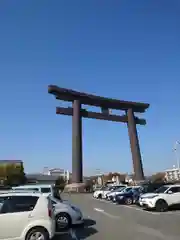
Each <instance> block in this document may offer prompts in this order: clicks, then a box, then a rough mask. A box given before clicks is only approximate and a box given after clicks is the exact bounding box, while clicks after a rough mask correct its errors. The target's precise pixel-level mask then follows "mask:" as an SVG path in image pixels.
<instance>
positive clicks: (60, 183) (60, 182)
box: [56, 176, 66, 191]
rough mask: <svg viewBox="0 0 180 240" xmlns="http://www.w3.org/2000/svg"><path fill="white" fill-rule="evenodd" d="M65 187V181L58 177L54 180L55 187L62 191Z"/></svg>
mask: <svg viewBox="0 0 180 240" xmlns="http://www.w3.org/2000/svg"><path fill="white" fill-rule="evenodd" d="M65 185H66V181H65V179H64V178H63V177H62V176H59V177H58V179H57V180H56V186H57V187H58V188H59V189H60V190H61V191H63V190H64V187H65Z"/></svg>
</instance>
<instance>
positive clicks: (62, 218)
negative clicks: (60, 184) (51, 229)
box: [49, 196, 84, 232]
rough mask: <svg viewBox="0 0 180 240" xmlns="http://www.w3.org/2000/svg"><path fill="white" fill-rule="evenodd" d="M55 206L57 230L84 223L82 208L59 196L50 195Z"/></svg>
mask: <svg viewBox="0 0 180 240" xmlns="http://www.w3.org/2000/svg"><path fill="white" fill-rule="evenodd" d="M49 198H50V199H51V202H52V204H53V207H54V213H55V218H56V231H57V232H58V231H60V230H62V229H68V228H70V227H71V226H72V225H80V224H83V223H84V218H83V214H82V212H81V210H80V209H79V208H78V207H76V206H74V205H72V204H70V203H69V202H67V201H61V200H58V199H57V198H54V197H52V196H49Z"/></svg>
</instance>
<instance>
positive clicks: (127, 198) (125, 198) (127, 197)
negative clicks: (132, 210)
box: [113, 188, 140, 205]
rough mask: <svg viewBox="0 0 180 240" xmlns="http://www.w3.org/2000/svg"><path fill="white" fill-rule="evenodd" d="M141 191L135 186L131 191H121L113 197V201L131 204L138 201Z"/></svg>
mask: <svg viewBox="0 0 180 240" xmlns="http://www.w3.org/2000/svg"><path fill="white" fill-rule="evenodd" d="M139 195H140V191H139V189H138V188H134V189H132V190H131V191H128V192H124V193H119V194H118V195H116V196H115V197H114V199H113V202H115V203H117V204H127V205H131V204H133V203H135V202H136V201H137V199H138V198H139Z"/></svg>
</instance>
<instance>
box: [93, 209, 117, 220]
mask: <svg viewBox="0 0 180 240" xmlns="http://www.w3.org/2000/svg"><path fill="white" fill-rule="evenodd" d="M94 210H95V211H96V212H100V213H102V214H104V215H106V216H107V217H110V218H114V219H120V217H119V216H115V215H112V214H110V213H107V212H105V211H104V209H101V208H94Z"/></svg>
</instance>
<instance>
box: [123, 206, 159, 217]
mask: <svg viewBox="0 0 180 240" xmlns="http://www.w3.org/2000/svg"><path fill="white" fill-rule="evenodd" d="M121 206H122V207H125V208H130V209H134V210H136V211H140V212H144V213H149V214H152V215H160V214H161V213H158V212H151V211H146V210H144V209H142V208H138V207H135V206H128V205H121Z"/></svg>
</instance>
